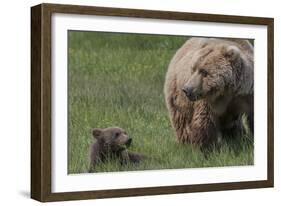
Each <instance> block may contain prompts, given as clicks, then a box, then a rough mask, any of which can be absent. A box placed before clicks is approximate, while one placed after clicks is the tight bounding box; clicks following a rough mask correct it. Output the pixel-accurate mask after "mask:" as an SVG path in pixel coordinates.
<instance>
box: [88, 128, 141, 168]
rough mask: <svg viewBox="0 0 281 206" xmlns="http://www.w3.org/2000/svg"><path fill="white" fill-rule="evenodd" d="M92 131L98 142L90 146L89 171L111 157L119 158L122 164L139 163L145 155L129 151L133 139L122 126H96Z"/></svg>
mask: <svg viewBox="0 0 281 206" xmlns="http://www.w3.org/2000/svg"><path fill="white" fill-rule="evenodd" d="M92 133H93V137H94V138H95V139H96V142H95V143H93V144H92V145H91V147H90V161H91V162H90V167H89V172H93V171H94V170H95V166H96V165H97V164H98V163H102V162H104V161H106V160H107V159H109V158H115V159H117V160H119V162H120V164H122V165H123V164H127V163H128V162H133V163H139V162H140V161H141V160H143V159H144V155H142V154H139V153H135V152H130V151H128V149H127V148H128V147H129V146H130V144H131V142H132V139H131V138H130V137H129V136H128V134H127V133H126V131H125V130H123V129H122V128H118V127H110V128H105V129H99V128H96V129H93V132H92Z"/></svg>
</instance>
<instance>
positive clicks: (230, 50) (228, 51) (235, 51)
mask: <svg viewBox="0 0 281 206" xmlns="http://www.w3.org/2000/svg"><path fill="white" fill-rule="evenodd" d="M224 56H225V58H227V59H229V60H230V61H236V60H238V59H239V58H240V57H241V51H240V49H239V48H238V47H237V46H233V45H231V46H228V47H226V48H225V51H224Z"/></svg>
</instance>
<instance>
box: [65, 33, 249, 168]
mask: <svg viewBox="0 0 281 206" xmlns="http://www.w3.org/2000/svg"><path fill="white" fill-rule="evenodd" d="M68 38H69V39H68V172H69V173H84V172H87V170H88V167H89V146H90V144H91V143H92V142H93V141H94V140H93V138H92V136H91V129H92V128H96V127H99V128H105V127H111V126H119V127H122V128H124V129H125V130H126V131H127V132H128V133H129V135H130V136H131V137H132V138H133V143H132V145H131V147H130V150H132V151H136V152H140V153H143V154H145V155H146V156H148V157H149V158H148V159H146V160H145V161H143V162H142V163H140V164H138V165H134V164H128V165H126V166H121V165H120V164H119V163H118V161H108V162H105V163H103V164H100V165H98V167H97V172H111V171H132V170H148V169H149V170H152V169H175V168H195V167H196V168H198V167H220V166H237V165H250V164H253V161H254V154H253V140H252V138H250V137H248V136H245V137H242V138H238V140H230V141H227V142H226V141H225V140H224V141H223V142H222V145H221V147H220V148H219V149H216V150H214V151H212V152H211V153H210V154H209V155H208V158H206V157H205V156H204V154H203V153H202V152H201V151H200V150H197V149H193V148H191V147H190V146H189V145H181V144H179V143H177V141H176V138H175V134H174V131H173V129H172V127H171V124H170V121H169V117H168V112H167V109H166V106H165V101H164V94H163V85H164V80H165V73H166V70H167V67H168V64H169V61H170V60H171V58H172V56H173V55H174V53H175V52H176V50H177V49H178V48H179V47H180V46H181V45H182V44H183V43H184V42H185V41H186V40H187V39H188V38H187V37H176V36H159V35H140V34H118V33H104V32H78V31H69V33H68Z"/></svg>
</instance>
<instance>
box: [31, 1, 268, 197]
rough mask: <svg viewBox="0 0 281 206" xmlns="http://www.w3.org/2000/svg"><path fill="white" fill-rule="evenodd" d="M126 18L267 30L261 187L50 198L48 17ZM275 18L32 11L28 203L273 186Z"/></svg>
mask: <svg viewBox="0 0 281 206" xmlns="http://www.w3.org/2000/svg"><path fill="white" fill-rule="evenodd" d="M52 13H72V14H82V15H93V14H95V15H106V16H125V17H137V18H138V17H139V18H157V19H172V20H189V21H206V22H222V23H223V22H224V23H240V24H256V25H267V26H268V168H267V169H268V170H267V171H268V178H267V180H262V181H249V182H232V183H216V184H200V185H184V186H167V187H150V188H134V189H117V190H99V191H81V192H66V193H52V192H51V15H52ZM273 39H274V20H273V18H263V17H246V16H230V15H217V14H200V13H185V12H170V11H156V10H153V11H152V10H138V9H123V8H122V9H121V8H109V7H92V6H78V5H63V4H40V5H37V6H34V7H32V8H31V198H33V199H35V200H38V201H41V202H49V201H64V200H81V199H95V198H110V197H128V196H141V195H161V194H172V193H174V194H175V193H187V192H189V193H191V192H207V191H221V190H235V189H251V188H266V187H273V186H274V160H273V157H274V144H273V142H274V139H273V135H274V133H273V129H274V125H273V122H274V114H273V112H274V105H273V104H274V100H273V96H274V93H273V89H274V88H273V86H274V85H273V77H274V75H273V51H274V50H273V46H274V43H273V41H274V40H273Z"/></svg>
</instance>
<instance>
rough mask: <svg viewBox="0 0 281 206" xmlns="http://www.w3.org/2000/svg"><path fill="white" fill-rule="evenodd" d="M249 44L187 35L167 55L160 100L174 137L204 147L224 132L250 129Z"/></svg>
mask: <svg viewBox="0 0 281 206" xmlns="http://www.w3.org/2000/svg"><path fill="white" fill-rule="evenodd" d="M253 78H254V65H253V47H252V45H251V44H250V43H249V42H248V41H247V40H231V39H215V38H191V39H189V40H188V41H187V42H186V43H185V44H184V45H183V46H182V47H181V48H180V49H179V50H178V51H177V52H176V54H175V56H174V57H173V59H172V61H171V63H170V65H169V68H168V71H167V74H166V81H165V88H164V93H165V99H166V105H167V108H168V110H169V114H170V119H171V122H172V125H173V127H174V129H175V131H176V136H177V138H178V140H179V141H180V142H182V143H190V144H193V145H196V146H199V147H204V146H209V145H211V144H212V143H215V142H216V141H217V138H218V137H219V136H221V135H224V134H227V135H229V134H231V135H233V136H235V135H236V136H237V135H239V134H241V133H242V132H243V129H244V128H243V124H242V119H241V117H242V114H244V113H245V114H247V117H248V120H249V124H250V129H251V131H252V132H253V129H254V127H253V109H254V108H253V85H254V79H253Z"/></svg>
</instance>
